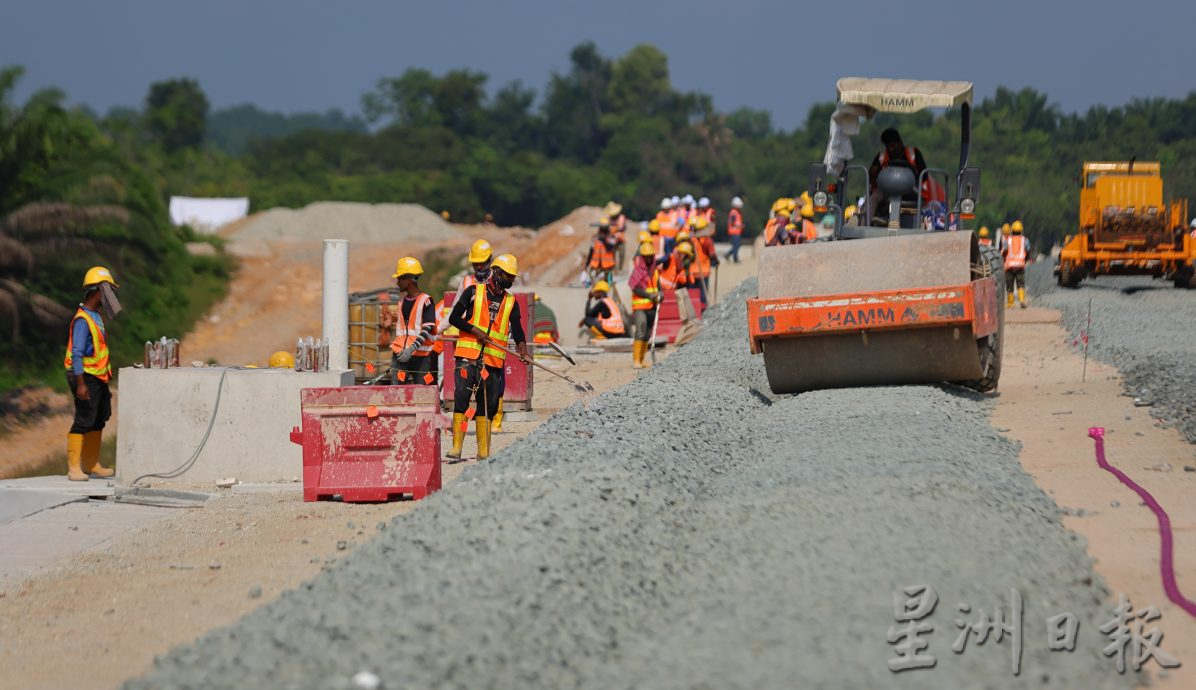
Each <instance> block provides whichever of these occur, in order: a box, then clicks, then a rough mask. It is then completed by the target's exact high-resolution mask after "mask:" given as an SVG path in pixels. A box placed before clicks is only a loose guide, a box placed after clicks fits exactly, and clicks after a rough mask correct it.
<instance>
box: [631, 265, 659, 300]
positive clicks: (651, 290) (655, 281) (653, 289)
mask: <svg viewBox="0 0 1196 690" xmlns="http://www.w3.org/2000/svg"><path fill="white" fill-rule="evenodd" d="M644 292H647V293H648V294H649V295H655V294H656V293H658V292H660V272H659V271H657V270H656V268H655V267H652V268H651V270H650V271H649V273H648V284H647V285H646V286H645V287H644ZM655 306H656V302H654V301H652V300H651V299H650V298H648V297H640V296H639V295H637V294H635V292H634V291H633V292H632V293H631V310H632V311H648V310H649V309H651V308H652V307H655Z"/></svg>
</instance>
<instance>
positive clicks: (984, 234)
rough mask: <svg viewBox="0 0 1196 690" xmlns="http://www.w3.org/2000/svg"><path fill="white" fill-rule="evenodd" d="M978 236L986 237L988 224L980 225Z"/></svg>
mask: <svg viewBox="0 0 1196 690" xmlns="http://www.w3.org/2000/svg"><path fill="white" fill-rule="evenodd" d="M980 236H981V237H988V226H987V225H983V226H981V227H980Z"/></svg>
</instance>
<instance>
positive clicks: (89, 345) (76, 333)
mask: <svg viewBox="0 0 1196 690" xmlns="http://www.w3.org/2000/svg"><path fill="white" fill-rule="evenodd" d="M79 308H80V309H82V310H83V311H85V312H87V314H88V316H90V317H91V318H92V320H93V321H95V322H96V326H97V327H98V328H100V329H103V328H104V319H103V318H102V317H101V316H100V315H99V313H97V312H94V311H92V310H90V309H88V308H87V307H84V306H83V305H82V304H80V305H79ZM60 342H61V341H60ZM95 353H96V345H95V343H93V342H92V341H91V329H90V328H88V327H87V322H86V321H84V320H83V319H75V322H74V323H73V324H72V325H71V370H72V371H73V372H74V373H75V376H82V375H83V358H84V357H91V356H93V355H94V354H95Z"/></svg>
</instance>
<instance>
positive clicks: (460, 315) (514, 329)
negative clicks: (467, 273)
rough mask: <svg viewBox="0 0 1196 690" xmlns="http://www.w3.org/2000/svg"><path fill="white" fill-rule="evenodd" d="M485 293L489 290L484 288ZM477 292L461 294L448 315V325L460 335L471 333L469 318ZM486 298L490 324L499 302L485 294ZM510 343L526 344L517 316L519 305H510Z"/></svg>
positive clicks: (520, 320)
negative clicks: (459, 332) (488, 302)
mask: <svg viewBox="0 0 1196 690" xmlns="http://www.w3.org/2000/svg"><path fill="white" fill-rule="evenodd" d="M485 289H486V290H487V291H488V290H489V289H490V288H488V287H487V288H485ZM476 294H477V292H476V291H475V290H466V291H465V292H463V293H462V294H461V298H460V299H458V300H457V303H456V304H454V305H453V311H452V312H451V313H449V325H450V326H452V327H454V328H456V329H457V330H459V331H461V332H462V333H471V332H472V331H471V326H470V323H469V317H470V316H471V315H472V314H473V297H474V295H476ZM487 297H488V298H489V300H490V309H491V311H490V322H491V323H493V322H494V317H495V316H496V315H497V312H498V305H499V304H500V303H501V300H496V299H494V295H492V294H490V293H489V292H487ZM512 299H514V298H513V297H512ZM511 342H512V343H526V342H527V337H526V336H525V335H524V334H523V319H522V318H521V317H520V316H519V303H518V302H516V303H515V304H513V305H511Z"/></svg>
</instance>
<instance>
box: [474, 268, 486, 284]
mask: <svg viewBox="0 0 1196 690" xmlns="http://www.w3.org/2000/svg"><path fill="white" fill-rule="evenodd" d="M473 277H474V278H477V280H478V282H479V283H482V282H485V281H486V279H487V278H489V277H490V267H489V266H486V267H485V268H478V267H476V266H475V267H474V269H473Z"/></svg>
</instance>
